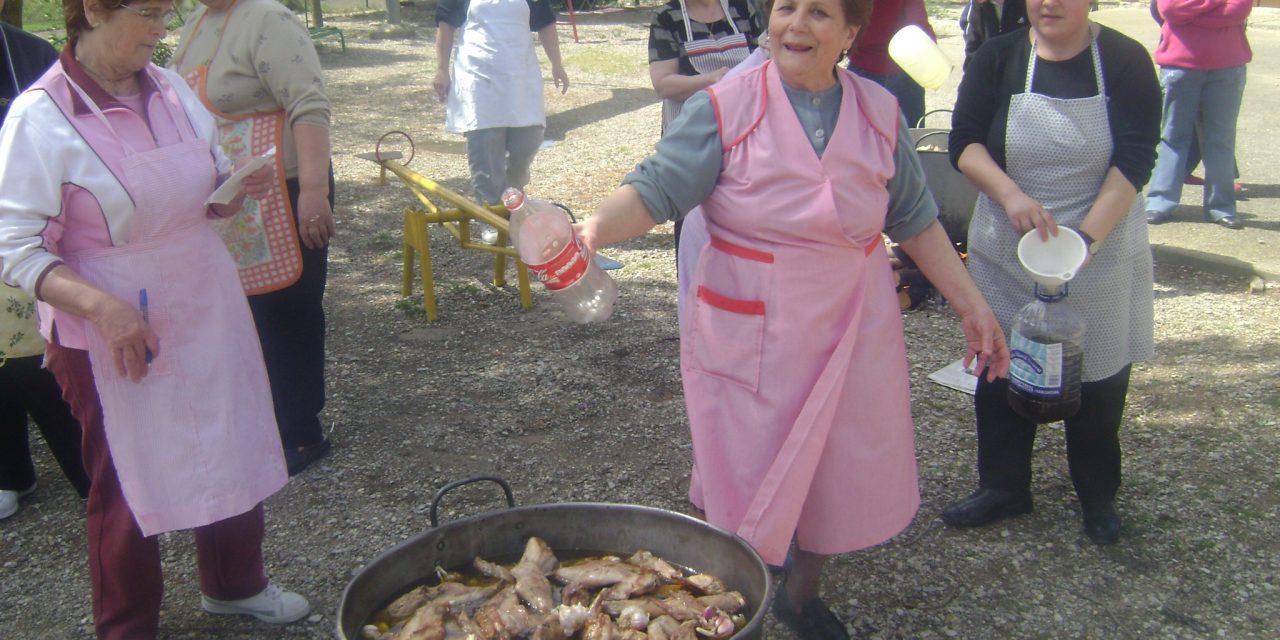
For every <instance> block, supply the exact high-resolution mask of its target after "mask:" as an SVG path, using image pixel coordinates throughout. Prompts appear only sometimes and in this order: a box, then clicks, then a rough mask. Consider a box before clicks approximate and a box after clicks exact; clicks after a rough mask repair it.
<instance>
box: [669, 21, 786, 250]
mask: <svg viewBox="0 0 1280 640" xmlns="http://www.w3.org/2000/svg"><path fill="white" fill-rule="evenodd" d="M761 30H762V25H761V17H760V15H759V14H758V13H756V10H755V5H754V4H752V3H751V1H750V0H671V2H668V3H667V4H666V6H664V7H662V8H661V9H659V10H658V12H657V13H655V14H654V15H653V22H651V23H650V24H649V80H650V81H651V82H652V83H653V90H654V92H655V93H657V94H658V97H660V98H662V131H663V132H665V131H666V130H667V127H669V126H670V125H671V123H672V122H673V121H674V120H675V119H676V116H677V115H679V114H680V105H682V104H684V101H685V100H686V99H687V98H688V97H689V96H691V95H693V94H694V93H695V92H697V91H700V90H702V89H705V88H707V87H709V86H711V84H712V83H714V82H715V81H717V80H719V79H720V78H722V77H724V75H725V73H726V72H727V71H728V70H729V69H732V68H733V67H735V66H737V64H738V63H740V62H742V61H743V60H746V59H747V56H748V55H749V54H750V53H751V51H752V50H753V49H755V48H756V42H757V41H758V40H759V38H760V32H761ZM683 226H684V220H677V221H676V223H675V245H676V251H677V252H679V250H680V232H681V229H682V227H683Z"/></svg>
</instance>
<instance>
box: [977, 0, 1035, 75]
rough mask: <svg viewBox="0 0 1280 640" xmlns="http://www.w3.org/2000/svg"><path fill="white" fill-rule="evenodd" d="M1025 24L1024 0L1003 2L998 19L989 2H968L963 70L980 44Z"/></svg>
mask: <svg viewBox="0 0 1280 640" xmlns="http://www.w3.org/2000/svg"><path fill="white" fill-rule="evenodd" d="M1027 24H1028V23H1027V3H1026V0H1005V2H1004V11H1002V12H1001V13H1000V15H999V16H998V17H997V16H996V7H995V5H994V4H992V3H991V0H985V1H984V2H978V0H970V2H969V11H968V19H967V20H966V22H965V25H964V68H965V69H968V68H969V60H971V59H973V54H975V53H977V51H978V48H979V47H981V46H982V43H984V42H986V41H987V40H990V39H991V38H994V37H996V36H998V35H1002V34H1005V33H1009V32H1010V31H1013V30H1014V29H1021V28H1022V27H1025V26H1027Z"/></svg>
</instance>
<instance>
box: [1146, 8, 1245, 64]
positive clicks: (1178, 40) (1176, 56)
mask: <svg viewBox="0 0 1280 640" xmlns="http://www.w3.org/2000/svg"><path fill="white" fill-rule="evenodd" d="M1157 5H1158V6H1159V8H1160V15H1161V16H1162V17H1163V18H1164V26H1162V27H1160V46H1158V47H1156V55H1155V58H1156V63H1157V64H1159V65H1160V66H1162V67H1180V68H1183V69H1198V70H1202V71H1212V70H1214V69H1226V68H1229V67H1238V66H1240V65H1242V64H1247V63H1248V62H1249V61H1250V60H1252V59H1253V51H1252V50H1250V49H1249V39H1248V38H1247V37H1245V34H1244V23H1245V20H1247V19H1248V18H1249V12H1250V11H1252V10H1253V0H1157Z"/></svg>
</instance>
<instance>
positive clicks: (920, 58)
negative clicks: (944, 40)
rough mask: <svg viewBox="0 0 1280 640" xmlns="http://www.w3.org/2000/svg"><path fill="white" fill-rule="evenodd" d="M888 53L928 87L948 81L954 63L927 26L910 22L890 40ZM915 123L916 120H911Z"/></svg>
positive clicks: (908, 72) (917, 80)
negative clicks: (927, 30)
mask: <svg viewBox="0 0 1280 640" xmlns="http://www.w3.org/2000/svg"><path fill="white" fill-rule="evenodd" d="M889 57H890V58H893V61H894V62H896V63H898V66H899V67H902V70H903V71H906V72H907V75H909V76H911V79H912V80H915V81H916V83H918V84H919V85H920V86H922V87H924V88H925V89H931V90H932V89H937V88H938V87H941V86H942V84H943V83H945V82H946V81H947V76H949V75H951V68H952V67H953V66H954V65H952V64H951V61H950V60H948V59H947V55H946V54H945V53H943V52H942V49H940V48H938V43H936V42H934V41H933V38H930V37H929V34H927V33H925V32H924V29H921V28H920V27H917V26H916V25H914V24H909V25H907V26H905V27H903V28H901V29H899V30H898V32H897V33H895V34H893V38H892V39H891V40H889ZM912 124H914V123H912Z"/></svg>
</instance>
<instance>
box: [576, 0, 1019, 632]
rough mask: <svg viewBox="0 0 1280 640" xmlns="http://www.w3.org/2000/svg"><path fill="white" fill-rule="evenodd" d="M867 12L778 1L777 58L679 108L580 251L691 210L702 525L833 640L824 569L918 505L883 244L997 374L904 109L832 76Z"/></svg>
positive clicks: (687, 326) (901, 522)
mask: <svg viewBox="0 0 1280 640" xmlns="http://www.w3.org/2000/svg"><path fill="white" fill-rule="evenodd" d="M869 9H870V3H868V2H865V1H862V0H778V1H777V3H776V4H775V5H774V7H773V9H772V12H771V13H770V16H769V48H770V55H771V57H772V59H771V60H770V61H769V62H766V63H765V64H763V65H761V66H759V67H757V68H755V69H751V70H749V71H744V72H742V73H740V74H738V75H736V76H734V77H733V78H731V79H728V80H725V81H723V82H721V83H719V84H717V85H715V86H713V87H711V88H710V89H709V90H708V91H706V92H699V93H697V94H694V95H693V96H692V97H691V98H689V100H688V101H686V102H685V105H684V112H683V113H682V114H681V116H680V118H679V119H678V120H677V121H676V123H675V125H674V126H673V127H672V129H671V131H669V132H668V133H667V135H665V136H664V137H663V139H662V140H661V141H659V142H658V149H657V153H655V154H654V155H653V156H651V157H649V158H647V159H646V160H644V161H643V162H642V163H641V164H640V165H639V166H638V167H637V168H636V170H635V171H634V172H632V173H631V174H629V175H628V176H627V178H626V180H625V181H624V185H623V186H622V187H621V188H620V189H618V190H617V191H616V192H614V193H613V194H612V195H610V196H609V197H608V198H606V199H605V201H604V202H603V203H601V205H600V207H599V209H598V210H597V211H596V213H595V215H592V216H591V217H589V218H587V219H586V221H585V222H583V223H581V225H580V230H581V233H582V238H583V240H584V242H586V244H587V245H588V246H589V247H591V248H592V249H596V248H599V247H603V246H605V245H609V244H612V243H615V242H619V241H621V240H625V239H627V238H631V237H635V236H638V235H640V234H643V233H644V232H646V231H647V230H649V229H651V228H652V227H653V226H654V225H655V224H656V223H660V222H663V221H666V220H668V219H672V218H678V217H680V216H682V215H684V213H685V212H687V211H689V210H690V209H692V208H693V207H694V206H695V205H698V204H701V205H702V210H703V212H704V214H705V218H706V223H707V229H708V232H709V234H710V236H711V240H710V244H709V246H708V247H707V248H705V249H704V250H703V251H702V253H701V255H700V256H699V259H698V265H697V268H696V269H695V270H694V274H693V277H692V282H691V283H690V286H691V290H692V291H693V292H694V294H693V295H694V297H693V298H692V299H691V300H690V301H689V302H690V305H689V306H688V307H687V308H686V310H685V311H686V313H685V316H684V318H683V321H682V322H681V373H682V377H683V381H684V389H685V401H686V404H687V407H688V411H689V425H690V429H691V431H692V435H693V448H694V458H695V459H696V461H697V468H698V479H699V483H698V484H697V485H696V487H695V488H694V490H693V491H691V494H690V499H691V500H692V502H693V503H694V505H696V506H698V507H699V508H701V509H703V510H704V511H705V512H706V517H707V520H708V521H710V522H711V523H713V524H717V525H720V526H723V527H725V528H727V529H729V530H731V531H734V532H736V533H737V534H738V535H740V536H742V537H743V538H745V539H746V540H747V541H749V542H750V543H751V544H752V545H753V546H754V547H755V548H756V549H757V550H758V551H759V552H760V554H761V555H762V556H763V557H764V559H765V561H766V562H768V563H770V564H772V565H783V564H785V562H786V560H787V556H788V550H789V548H790V547H791V545H792V542H793V541H794V543H795V548H796V551H795V553H794V555H793V558H792V562H791V567H790V570H789V573H788V576H787V578H786V584H785V586H784V588H783V589H782V592H781V593H780V594H779V595H778V597H777V599H776V601H775V613H777V614H778V616H779V617H780V618H781V619H782V620H783V621H784V622H786V623H787V624H789V625H791V626H792V627H793V628H794V629H795V631H796V632H797V633H798V634H800V635H801V636H802V637H805V638H833V637H844V636H845V634H846V630H845V626H844V623H843V622H842V621H841V620H839V619H838V618H837V617H836V616H835V615H834V614H833V613H832V612H831V611H830V610H829V609H828V608H827V607H826V605H825V604H823V603H822V601H821V600H820V599H819V598H818V593H817V591H818V583H819V578H820V575H821V570H822V567H823V565H824V562H825V559H826V558H827V557H828V556H830V555H832V554H838V553H845V552H849V551H854V550H858V549H863V548H866V547H870V546H873V545H877V544H880V543H881V542H884V541H885V540H887V539H889V538H891V537H893V536H894V535H896V534H897V533H898V532H900V531H901V530H902V529H903V528H904V527H906V526H907V525H908V524H909V523H910V522H911V519H912V517H913V516H914V515H915V512H916V509H917V508H918V506H919V502H920V497H919V490H918V486H917V478H916V464H915V449H914V442H913V436H912V424H911V410H910V403H909V391H910V390H909V387H908V380H907V368H906V353H905V351H906V347H905V343H904V339H903V334H902V318H901V315H900V313H899V311H898V303H897V298H896V296H895V294H894V285H893V279H892V272H891V269H890V266H889V262H888V257H887V255H886V253H885V251H884V250H883V243H882V241H881V231H882V230H887V231H888V233H889V235H890V236H891V237H894V238H895V239H897V240H898V241H899V242H900V243H901V244H902V246H903V247H904V248H905V249H906V251H907V252H908V253H909V254H910V255H911V256H912V258H914V259H915V260H916V262H917V263H918V264H920V266H921V268H922V269H924V271H925V272H926V273H927V274H928V275H929V278H930V279H931V280H933V281H934V282H935V283H937V284H938V288H939V289H940V290H942V291H943V293H944V294H946V295H947V298H948V300H950V301H951V303H952V305H953V308H954V309H955V310H956V311H957V312H958V313H959V315H960V318H961V320H962V322H963V326H964V331H965V336H966V340H967V342H968V354H967V355H968V357H969V358H970V359H972V358H974V357H978V358H980V359H981V360H982V361H983V362H982V364H983V365H984V366H987V365H989V373H990V375H992V376H996V375H1001V374H1003V373H1004V372H1005V370H1006V369H1007V367H1008V350H1007V348H1006V347H1005V344H1004V338H1003V335H1002V334H1001V332H1000V328H999V326H998V324H997V322H996V318H995V315H994V314H993V313H992V312H991V309H990V308H989V307H988V306H987V304H986V302H985V301H983V299H982V296H981V294H980V293H979V292H978V290H977V288H976V287H975V286H974V284H973V282H972V281H971V280H970V279H969V276H968V274H967V273H966V272H965V270H964V267H963V266H962V265H961V264H960V261H959V259H958V258H957V257H956V254H955V251H954V250H953V249H952V248H951V245H950V243H949V242H948V241H947V238H946V234H945V233H944V232H943V230H942V227H941V225H940V224H939V223H938V221H937V206H936V205H935V204H934V202H933V198H932V197H931V195H930V194H929V191H928V189H927V187H926V186H925V184H924V177H923V173H922V172H921V169H920V165H919V160H918V159H917V158H916V155H915V151H914V147H913V145H912V144H911V142H910V140H909V138H908V136H907V127H906V123H905V122H904V121H903V119H902V116H901V115H900V113H899V110H898V107H897V103H896V101H895V100H894V99H893V97H892V96H891V95H889V93H888V92H886V91H885V90H884V89H882V88H881V87H879V86H878V85H876V84H875V83H873V82H871V81H868V80H863V79H860V78H857V77H856V76H854V75H853V74H851V73H848V72H846V71H844V70H840V69H837V67H836V63H837V62H838V61H839V60H840V59H841V58H842V57H843V55H844V50H845V49H847V48H848V47H849V45H850V44H851V43H852V42H853V39H854V37H855V36H856V35H857V33H858V28H859V25H861V24H863V23H864V22H865V20H866V16H867V14H868V11H869Z"/></svg>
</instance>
